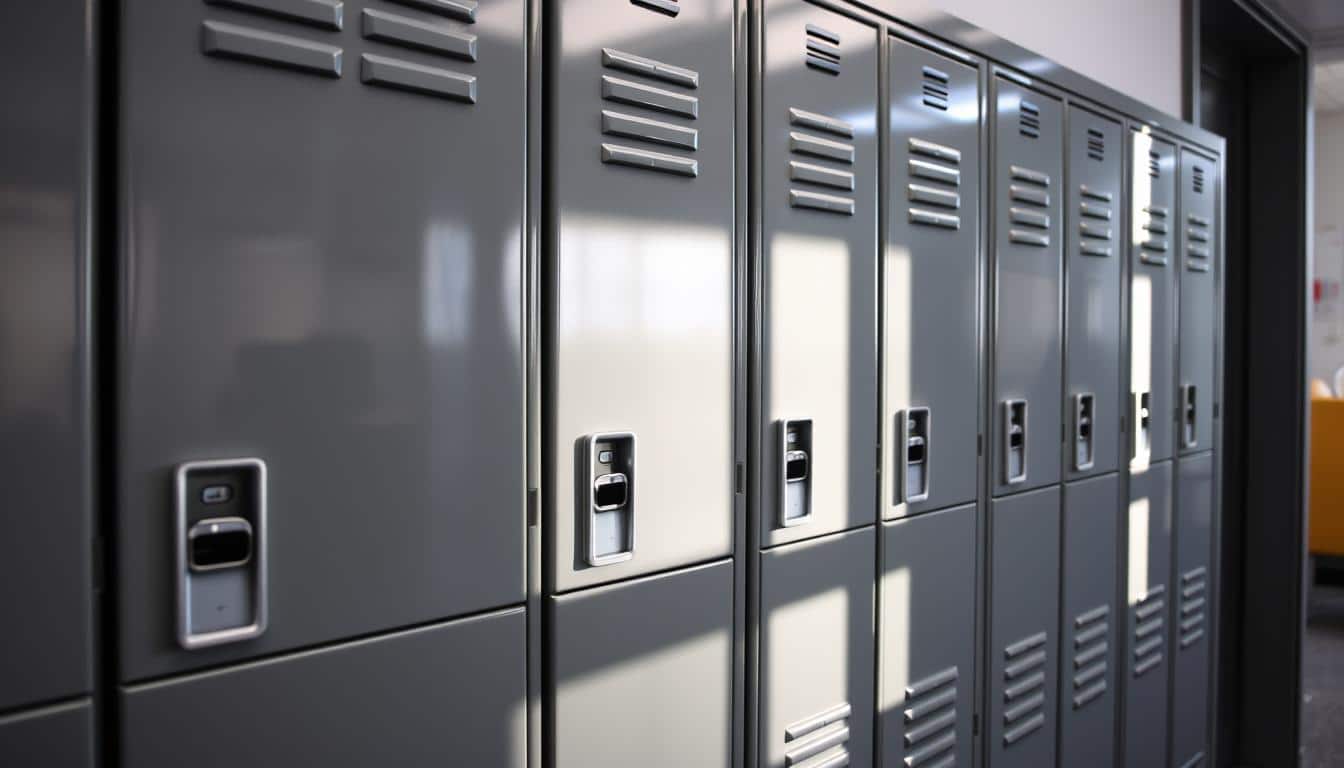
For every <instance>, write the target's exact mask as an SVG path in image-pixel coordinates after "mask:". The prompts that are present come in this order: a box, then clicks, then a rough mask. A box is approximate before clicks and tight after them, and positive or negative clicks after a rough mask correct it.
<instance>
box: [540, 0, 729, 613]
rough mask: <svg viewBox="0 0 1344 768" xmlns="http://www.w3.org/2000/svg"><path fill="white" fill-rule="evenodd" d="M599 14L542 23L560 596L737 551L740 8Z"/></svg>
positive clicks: (616, 8)
mask: <svg viewBox="0 0 1344 768" xmlns="http://www.w3.org/2000/svg"><path fill="white" fill-rule="evenodd" d="M600 5H601V7H600V8H599V7H597V6H595V5H594V4H593V3H591V2H580V1H579V0H560V1H559V2H553V3H547V8H546V11H547V14H548V19H547V23H548V24H549V25H550V29H551V31H552V32H553V36H552V37H551V38H548V41H547V54H548V56H549V64H548V67H549V78H550V79H549V80H548V82H547V86H548V88H549V96H548V101H547V103H548V104H549V105H550V109H549V110H548V113H547V119H548V121H549V122H548V127H547V130H548V131H549V136H548V139H547V141H548V142H549V143H548V146H549V149H548V154H547V157H548V162H549V163H550V165H549V168H548V172H549V173H550V178H551V181H550V184H549V190H550V203H549V205H550V206H551V210H550V215H551V222H550V227H551V229H550V243H551V250H550V253H549V254H548V256H547V258H548V259H549V260H550V268H549V272H550V275H549V277H548V284H547V286H546V289H545V290H546V292H547V297H548V298H547V300H546V305H547V306H548V307H549V312H550V314H549V315H548V317H547V318H545V320H544V321H543V322H544V323H545V324H546V325H547V326H548V327H549V331H548V349H549V352H550V354H549V363H548V364H549V366H550V369H549V371H548V374H549V380H548V385H549V386H548V390H549V393H548V395H547V397H548V400H547V408H546V412H547V413H548V414H549V418H550V419H551V424H550V426H551V429H550V430H549V434H550V437H549V438H548V440H549V442H548V444H547V446H546V450H547V451H548V452H549V454H550V456H551V461H550V462H549V469H548V473H549V474H548V476H547V478H546V483H547V487H548V488H550V492H549V493H548V495H547V502H548V505H549V506H548V509H547V523H548V533H549V539H550V542H549V544H548V546H549V547H550V550H551V553H552V557H550V558H548V562H549V565H548V566H547V569H548V577H549V581H550V583H551V584H552V585H553V586H554V588H555V589H556V590H558V591H565V590H571V589H575V588H578V587H584V586H591V585H594V584H599V583H607V582H611V581H614V580H617V579H621V578H626V577H629V576H633V575H637V574H645V573H649V572H653V571H661V570H666V569H668V568H673V567H679V566H683V565H689V564H691V563H694V562H700V561H704V560H708V559H711V558H715V557H721V556H723V555H727V554H728V553H729V552H730V551H731V550H732V523H733V506H732V504H733V472H734V465H733V443H732V426H733V290H734V288H733V284H734V252H733V242H734V224H733V222H734V214H733V210H734V208H733V206H734V170H735V159H734V110H735V107H736V105H735V100H734V87H733V86H734V78H735V75H734V72H735V69H734V47H733V13H734V10H733V9H734V3H733V0H698V1H697V2H694V3H689V2H688V3H681V4H680V5H675V4H673V3H669V2H661V1H660V2H653V1H652V0H650V2H640V3H630V2H615V3H602V4H600ZM660 8H661V9H662V10H660ZM664 11H666V12H664ZM604 453H605V454H609V456H608V458H611V459H613V460H614V462H613V461H607V462H604V461H601V459H602V458H603V456H604Z"/></svg>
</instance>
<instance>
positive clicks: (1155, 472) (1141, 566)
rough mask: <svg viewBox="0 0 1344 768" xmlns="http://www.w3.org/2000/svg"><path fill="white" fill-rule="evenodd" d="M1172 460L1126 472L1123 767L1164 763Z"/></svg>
mask: <svg viewBox="0 0 1344 768" xmlns="http://www.w3.org/2000/svg"><path fill="white" fill-rule="evenodd" d="M1171 471H1172V470H1171V462H1167V461H1164V462H1160V463H1158V464H1152V465H1150V466H1148V467H1147V468H1145V469H1142V470H1131V472H1130V479H1129V509H1128V511H1127V513H1126V518H1125V525H1126V530H1127V538H1128V546H1127V553H1128V554H1127V560H1126V563H1125V582H1124V584H1123V585H1122V588H1123V590H1124V594H1125V615H1126V621H1125V624H1126V626H1125V642H1124V643H1123V644H1122V647H1123V648H1124V653H1122V654H1121V660H1122V664H1121V667H1120V668H1121V670H1122V674H1123V675H1124V678H1125V682H1124V685H1123V690H1124V699H1123V704H1122V707H1123V712H1124V715H1123V717H1124V734H1125V743H1124V755H1125V765H1127V766H1134V767H1135V768H1139V766H1154V765H1164V764H1165V761H1166V759H1167V712H1168V709H1167V675H1168V670H1169V669H1170V666H1169V663H1170V662H1169V658H1170V657H1169V651H1168V647H1169V641H1168V632H1169V630H1168V627H1167V623H1166V622H1167V606H1168V604H1169V603H1168V601H1169V600H1170V599H1172V598H1171V597H1170V593H1171V589H1170V584H1169V578H1170V574H1171Z"/></svg>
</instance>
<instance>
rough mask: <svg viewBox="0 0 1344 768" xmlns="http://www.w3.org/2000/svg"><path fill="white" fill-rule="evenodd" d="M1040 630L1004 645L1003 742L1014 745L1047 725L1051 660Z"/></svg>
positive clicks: (1044, 638)
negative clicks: (1047, 672) (1047, 668)
mask: <svg viewBox="0 0 1344 768" xmlns="http://www.w3.org/2000/svg"><path fill="white" fill-rule="evenodd" d="M1047 639H1048V636H1047V635H1046V633H1044V632H1039V633H1037V634H1035V635H1032V636H1030V637H1026V638H1023V639H1021V640H1018V641H1017V642H1015V643H1013V644H1012V645H1009V646H1008V647H1007V648H1004V649H1003V657H1004V664H1003V727H1004V731H1003V743H1004V744H1005V745H1008V746H1011V745H1013V744H1016V743H1017V742H1019V741H1021V740H1022V739H1024V738H1026V737H1027V736H1029V735H1031V734H1032V733H1033V732H1035V731H1037V730H1039V729H1040V728H1041V726H1043V725H1045V697H1046V689H1045V665H1046V662H1047V661H1049V654H1047V653H1046V648H1045V642H1046V640H1047Z"/></svg>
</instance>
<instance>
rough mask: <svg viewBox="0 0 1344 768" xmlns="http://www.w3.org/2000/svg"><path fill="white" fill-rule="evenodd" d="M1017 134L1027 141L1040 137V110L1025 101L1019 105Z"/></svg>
mask: <svg viewBox="0 0 1344 768" xmlns="http://www.w3.org/2000/svg"><path fill="white" fill-rule="evenodd" d="M1017 132H1018V133H1020V134H1022V135H1023V136H1026V137H1027V138H1029V139H1039V138H1040V137H1041V108H1040V107H1038V106H1036V105H1035V104H1032V103H1031V102H1030V101H1027V100H1026V99H1023V100H1022V103H1021V104H1020V105H1019V109H1018V113H1017Z"/></svg>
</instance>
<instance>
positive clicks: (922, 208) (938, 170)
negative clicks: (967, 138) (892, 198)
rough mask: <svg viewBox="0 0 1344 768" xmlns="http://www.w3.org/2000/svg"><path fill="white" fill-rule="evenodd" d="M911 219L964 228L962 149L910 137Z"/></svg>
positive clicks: (928, 224) (909, 190)
mask: <svg viewBox="0 0 1344 768" xmlns="http://www.w3.org/2000/svg"><path fill="white" fill-rule="evenodd" d="M909 148H910V165H909V172H910V182H909V184H908V185H907V187H906V189H907V192H908V195H909V198H910V203H911V205H910V209H909V211H910V222H911V223H912V224H923V225H925V226H930V227H939V228H942V229H961V214H959V213H953V211H958V210H960V209H961V194H960V193H959V192H958V191H957V190H958V189H960V188H961V170H960V166H961V150H958V149H954V148H952V147H945V146H943V145H942V144H935V143H934V142H932V141H925V140H924V139H916V138H911V139H910V144H909Z"/></svg>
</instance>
